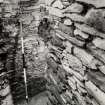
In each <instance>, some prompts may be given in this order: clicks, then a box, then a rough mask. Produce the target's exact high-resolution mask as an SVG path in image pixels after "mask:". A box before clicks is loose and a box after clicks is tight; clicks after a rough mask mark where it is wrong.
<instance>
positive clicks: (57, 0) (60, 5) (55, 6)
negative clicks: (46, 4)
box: [52, 0, 63, 9]
mask: <svg viewBox="0 0 105 105" xmlns="http://www.w3.org/2000/svg"><path fill="white" fill-rule="evenodd" d="M52 7H54V8H59V9H63V4H62V2H61V0H56V1H55V2H54V3H53V4H52Z"/></svg>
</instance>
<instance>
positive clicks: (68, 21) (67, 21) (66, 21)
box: [64, 19, 72, 26]
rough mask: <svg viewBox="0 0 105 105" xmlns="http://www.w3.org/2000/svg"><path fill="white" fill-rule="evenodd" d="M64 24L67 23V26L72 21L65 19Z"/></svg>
mask: <svg viewBox="0 0 105 105" xmlns="http://www.w3.org/2000/svg"><path fill="white" fill-rule="evenodd" d="M64 24H65V25H67V26H68V25H72V21H71V20H70V19H65V20H64Z"/></svg>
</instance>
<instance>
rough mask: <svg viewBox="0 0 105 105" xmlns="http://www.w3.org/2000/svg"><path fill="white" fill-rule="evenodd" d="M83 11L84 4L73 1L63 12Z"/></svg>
mask: <svg viewBox="0 0 105 105" xmlns="http://www.w3.org/2000/svg"><path fill="white" fill-rule="evenodd" d="M82 11H83V6H82V5H80V4H78V3H73V4H71V5H70V6H69V7H67V8H66V9H64V10H63V12H69V13H81V12H82Z"/></svg>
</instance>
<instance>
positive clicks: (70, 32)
mask: <svg viewBox="0 0 105 105" xmlns="http://www.w3.org/2000/svg"><path fill="white" fill-rule="evenodd" d="M58 28H59V29H60V30H61V31H62V32H64V33H66V34H68V35H70V36H73V29H72V27H68V26H66V25H64V24H63V23H60V22H59V24H58Z"/></svg>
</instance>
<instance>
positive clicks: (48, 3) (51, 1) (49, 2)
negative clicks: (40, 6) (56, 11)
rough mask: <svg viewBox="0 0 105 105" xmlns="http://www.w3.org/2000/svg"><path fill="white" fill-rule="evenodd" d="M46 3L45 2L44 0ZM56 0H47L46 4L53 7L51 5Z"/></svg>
mask: <svg viewBox="0 0 105 105" xmlns="http://www.w3.org/2000/svg"><path fill="white" fill-rule="evenodd" d="M43 1H44V0H43ZM54 1H55V0H45V4H46V5H48V6H51V4H52V3H53V2H54Z"/></svg>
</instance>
